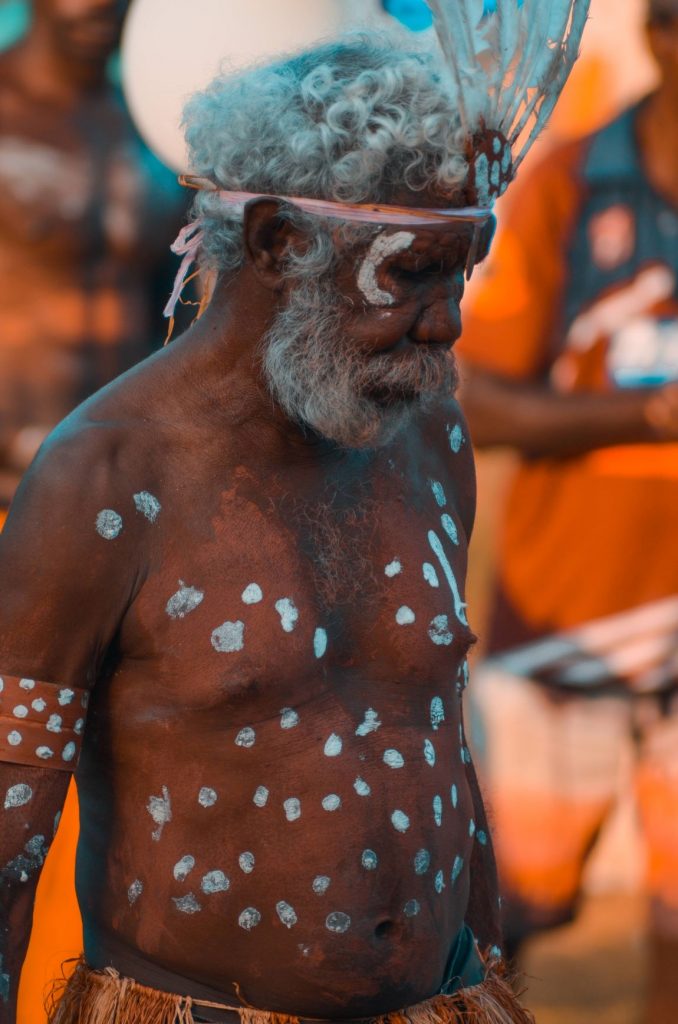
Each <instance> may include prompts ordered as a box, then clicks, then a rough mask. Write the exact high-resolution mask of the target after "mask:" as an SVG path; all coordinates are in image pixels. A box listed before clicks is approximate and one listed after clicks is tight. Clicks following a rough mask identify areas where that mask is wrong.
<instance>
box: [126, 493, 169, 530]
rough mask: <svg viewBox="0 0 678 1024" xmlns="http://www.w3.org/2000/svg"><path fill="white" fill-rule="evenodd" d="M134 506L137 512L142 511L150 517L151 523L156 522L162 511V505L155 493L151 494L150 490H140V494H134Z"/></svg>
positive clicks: (147, 517) (145, 515)
mask: <svg viewBox="0 0 678 1024" xmlns="http://www.w3.org/2000/svg"><path fill="white" fill-rule="evenodd" d="M133 501H134V506H135V508H136V510H137V512H141V514H142V516H144V518H145V519H148V521H149V523H154V522H155V521H156V519H157V518H158V516H159V515H160V511H161V509H162V505H161V504H160V502H159V501H158V499H157V498H156V497H155V495H153V494H149V492H148V491H139V493H138V494H135V495H134V496H133Z"/></svg>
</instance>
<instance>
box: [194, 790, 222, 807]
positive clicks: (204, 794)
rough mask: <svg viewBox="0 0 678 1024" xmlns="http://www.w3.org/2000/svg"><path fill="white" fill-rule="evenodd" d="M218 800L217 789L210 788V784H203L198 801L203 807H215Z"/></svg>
mask: <svg viewBox="0 0 678 1024" xmlns="http://www.w3.org/2000/svg"><path fill="white" fill-rule="evenodd" d="M217 800H218V796H217V791H216V789H210V787H209V786H203V787H202V789H201V790H200V792H199V793H198V803H199V804H200V806H201V807H214V805H215V803H216V802H217Z"/></svg>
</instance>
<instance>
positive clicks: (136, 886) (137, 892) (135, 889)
mask: <svg viewBox="0 0 678 1024" xmlns="http://www.w3.org/2000/svg"><path fill="white" fill-rule="evenodd" d="M143 891H144V883H143V882H142V881H140V880H139V879H138V878H137V879H135V881H134V882H132V884H131V885H130V887H129V889H128V890H127V899H128V900H129V903H130V906H131V905H132V904H133V903H136V901H137V900H138V899H139V897H140V896H141V894H142V892H143Z"/></svg>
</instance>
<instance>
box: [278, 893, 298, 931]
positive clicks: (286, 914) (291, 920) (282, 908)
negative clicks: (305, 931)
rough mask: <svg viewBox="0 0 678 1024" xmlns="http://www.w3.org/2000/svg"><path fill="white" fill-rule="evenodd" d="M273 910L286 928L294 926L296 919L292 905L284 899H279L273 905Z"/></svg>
mask: <svg viewBox="0 0 678 1024" xmlns="http://www.w3.org/2000/svg"><path fill="white" fill-rule="evenodd" d="M275 911H276V914H277V915H278V917H279V918H280V920H281V922H282V924H284V925H285V927H286V928H294V926H295V924H296V923H297V920H298V918H297V915H296V913H295V910H294V907H291V906H290V905H289V903H286V902H285V900H280V902H279V903H276V905H275Z"/></svg>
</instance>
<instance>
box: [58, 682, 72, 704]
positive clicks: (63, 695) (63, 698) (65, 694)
mask: <svg viewBox="0 0 678 1024" xmlns="http://www.w3.org/2000/svg"><path fill="white" fill-rule="evenodd" d="M74 697H75V690H71V689H70V688H69V687H68V686H64V687H63V689H61V690H59V697H58V701H59V704H60V705H61V707H62V708H65V707H66V706H67V705H68V704H70V703H71V702H72V700H73V698H74Z"/></svg>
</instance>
